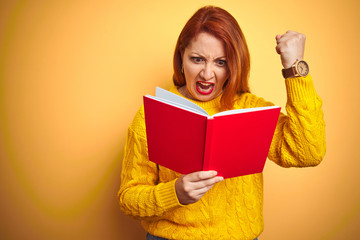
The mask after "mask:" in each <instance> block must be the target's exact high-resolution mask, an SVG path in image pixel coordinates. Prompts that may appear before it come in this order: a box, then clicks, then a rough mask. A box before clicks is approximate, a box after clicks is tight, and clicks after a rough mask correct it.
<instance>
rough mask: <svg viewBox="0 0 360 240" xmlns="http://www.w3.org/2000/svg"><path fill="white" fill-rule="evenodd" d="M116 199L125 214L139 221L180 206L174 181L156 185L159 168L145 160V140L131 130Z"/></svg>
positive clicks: (146, 158)
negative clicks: (137, 218)
mask: <svg viewBox="0 0 360 240" xmlns="http://www.w3.org/2000/svg"><path fill="white" fill-rule="evenodd" d="M118 199H119V203H120V207H121V209H122V210H123V211H124V213H125V214H127V215H131V216H133V217H139V218H145V217H156V216H160V215H162V214H163V213H164V212H166V211H167V210H169V209H171V208H174V207H178V206H179V202H178V200H177V197H176V192H175V180H172V181H169V182H166V183H159V184H158V168H157V166H156V164H155V163H153V162H150V161H149V160H148V156H147V148H146V139H142V138H140V137H138V136H137V135H136V134H135V132H134V131H133V130H132V129H131V128H129V131H128V136H127V142H126V146H125V154H124V159H123V169H122V174H121V186H120V190H119V192H118Z"/></svg>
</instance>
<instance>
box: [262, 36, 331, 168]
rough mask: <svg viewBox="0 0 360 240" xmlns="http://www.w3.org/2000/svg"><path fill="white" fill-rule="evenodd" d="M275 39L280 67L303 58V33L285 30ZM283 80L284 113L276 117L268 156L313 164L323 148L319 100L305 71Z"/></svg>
mask: <svg viewBox="0 0 360 240" xmlns="http://www.w3.org/2000/svg"><path fill="white" fill-rule="evenodd" d="M276 42H277V46H276V51H277V53H278V54H279V55H280V57H281V62H282V65H283V66H284V68H289V67H290V66H291V65H292V64H293V63H294V62H295V61H296V60H297V59H302V58H303V56H304V49H305V35H303V34H300V33H297V32H293V31H288V32H286V33H285V34H284V35H277V36H276ZM285 84H286V90H287V99H288V100H287V104H286V111H287V116H286V115H284V114H281V115H280V117H279V121H278V125H277V127H276V130H275V134H274V138H273V141H272V144H271V148H270V151H269V158H270V159H271V160H273V161H274V162H275V163H277V164H279V165H281V166H283V167H292V166H295V167H305V166H316V165H318V164H319V163H320V162H321V160H322V158H323V157H324V155H325V151H326V143H325V122H324V118H323V112H322V109H321V106H322V101H321V99H320V97H319V96H318V95H317V94H316V91H315V88H314V85H313V82H312V79H311V76H309V75H308V76H307V77H296V78H288V79H285Z"/></svg>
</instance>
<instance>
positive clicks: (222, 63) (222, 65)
mask: <svg viewBox="0 0 360 240" xmlns="http://www.w3.org/2000/svg"><path fill="white" fill-rule="evenodd" d="M216 64H217V65H218V66H220V67H225V66H226V60H221V59H219V60H217V62H216Z"/></svg>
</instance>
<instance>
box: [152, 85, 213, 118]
mask: <svg viewBox="0 0 360 240" xmlns="http://www.w3.org/2000/svg"><path fill="white" fill-rule="evenodd" d="M156 97H158V98H161V99H163V100H165V101H166V102H167V103H170V104H173V105H176V106H179V107H181V108H184V109H187V110H189V111H192V112H197V113H200V114H202V115H205V116H209V114H208V113H207V112H206V111H205V110H204V109H202V108H201V107H199V106H198V105H196V104H195V103H193V102H191V101H189V100H187V99H186V98H183V97H181V96H179V95H176V94H175V93H172V92H169V91H166V90H165V89H162V88H159V87H156Z"/></svg>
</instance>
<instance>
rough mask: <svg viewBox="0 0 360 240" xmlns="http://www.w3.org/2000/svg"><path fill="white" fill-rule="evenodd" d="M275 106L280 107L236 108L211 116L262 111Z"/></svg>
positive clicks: (272, 107)
mask: <svg viewBox="0 0 360 240" xmlns="http://www.w3.org/2000/svg"><path fill="white" fill-rule="evenodd" d="M274 108H279V106H269V107H256V108H243V109H234V110H228V111H224V112H219V113H216V114H214V115H212V116H211V117H217V116H225V115H231V114H238V113H246V112H255V111H262V110H267V109H274Z"/></svg>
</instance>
